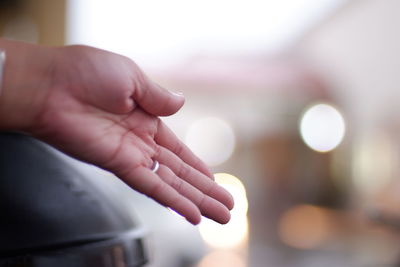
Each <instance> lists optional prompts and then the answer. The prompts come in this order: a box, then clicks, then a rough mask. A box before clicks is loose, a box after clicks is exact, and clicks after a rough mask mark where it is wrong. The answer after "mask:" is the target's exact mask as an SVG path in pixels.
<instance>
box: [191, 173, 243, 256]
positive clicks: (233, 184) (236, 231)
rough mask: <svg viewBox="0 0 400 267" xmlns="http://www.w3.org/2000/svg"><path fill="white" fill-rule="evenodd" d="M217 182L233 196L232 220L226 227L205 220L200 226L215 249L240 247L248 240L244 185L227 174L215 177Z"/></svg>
mask: <svg viewBox="0 0 400 267" xmlns="http://www.w3.org/2000/svg"><path fill="white" fill-rule="evenodd" d="M214 176H215V181H216V182H217V183H218V184H219V185H221V186H222V187H224V188H225V189H226V190H227V191H228V192H229V193H231V194H232V196H233V199H234V201H235V207H234V208H233V210H232V211H231V220H230V221H229V223H228V224H226V225H220V224H217V223H215V222H213V221H211V220H208V219H205V220H203V221H202V222H201V223H200V225H199V231H200V235H201V237H202V238H203V240H204V241H205V242H206V243H207V244H208V245H210V246H211V247H214V248H225V249H226V248H233V247H237V246H240V245H241V244H243V242H245V241H246V240H247V238H248V227H249V225H248V218H247V210H248V200H247V195H246V189H245V187H244V185H243V183H242V182H241V181H240V180H239V179H238V178H237V177H235V176H233V175H230V174H227V173H217V174H215V175H214Z"/></svg>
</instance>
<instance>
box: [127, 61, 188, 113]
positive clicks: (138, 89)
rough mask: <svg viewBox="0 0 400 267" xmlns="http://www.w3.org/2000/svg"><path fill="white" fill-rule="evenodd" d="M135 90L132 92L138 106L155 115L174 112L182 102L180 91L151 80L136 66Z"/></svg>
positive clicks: (183, 98)
mask: <svg viewBox="0 0 400 267" xmlns="http://www.w3.org/2000/svg"><path fill="white" fill-rule="evenodd" d="M137 72H138V76H139V77H137V78H136V86H135V90H134V92H133V94H132V98H133V100H135V101H136V102H137V103H138V104H139V106H141V107H142V108H143V109H144V110H145V111H146V112H148V113H150V114H153V115H155V116H168V115H172V114H174V113H176V112H177V111H178V110H179V109H180V108H181V107H182V106H183V104H184V102H185V97H184V96H183V94H181V93H174V92H171V91H169V90H167V89H165V88H163V87H161V86H160V85H158V84H156V83H155V82H153V81H151V80H150V79H149V78H147V77H146V75H145V74H144V73H143V72H142V71H141V70H140V69H139V68H138V67H137Z"/></svg>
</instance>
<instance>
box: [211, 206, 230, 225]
mask: <svg viewBox="0 0 400 267" xmlns="http://www.w3.org/2000/svg"><path fill="white" fill-rule="evenodd" d="M214 220H215V221H216V222H218V223H220V224H227V223H228V222H229V221H230V220H231V213H230V212H229V211H228V210H227V209H225V210H224V211H223V212H221V213H220V214H219V216H218V217H217V218H215V219H214Z"/></svg>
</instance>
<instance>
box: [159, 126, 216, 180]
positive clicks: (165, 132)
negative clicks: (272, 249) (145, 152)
mask: <svg viewBox="0 0 400 267" xmlns="http://www.w3.org/2000/svg"><path fill="white" fill-rule="evenodd" d="M154 140H155V141H156V143H157V144H159V145H160V146H163V147H165V148H166V149H168V150H170V151H172V152H173V153H174V154H175V155H177V156H178V157H179V158H181V160H183V161H184V162H186V163H187V164H188V165H190V166H192V167H193V168H195V169H196V170H198V171H200V172H201V173H203V174H204V175H206V176H208V177H210V178H211V179H212V180H214V175H213V174H212V173H211V171H210V169H209V168H208V167H207V165H206V164H205V163H204V162H203V161H201V160H200V159H199V158H198V157H197V156H196V155H195V154H194V153H193V152H192V151H191V150H190V149H189V148H188V147H187V146H186V145H185V144H184V143H183V142H181V141H180V140H179V139H178V138H177V137H176V135H175V134H174V133H173V132H172V131H171V130H170V129H169V128H168V127H167V126H166V125H165V124H164V123H163V122H162V121H161V120H160V121H159V124H158V127H157V133H156V135H155V136H154Z"/></svg>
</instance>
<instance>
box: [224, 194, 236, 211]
mask: <svg viewBox="0 0 400 267" xmlns="http://www.w3.org/2000/svg"><path fill="white" fill-rule="evenodd" d="M226 207H227V208H228V209H229V210H233V208H234V207H235V199H234V198H233V196H232V195H231V194H229V197H228V200H227V201H226Z"/></svg>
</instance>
